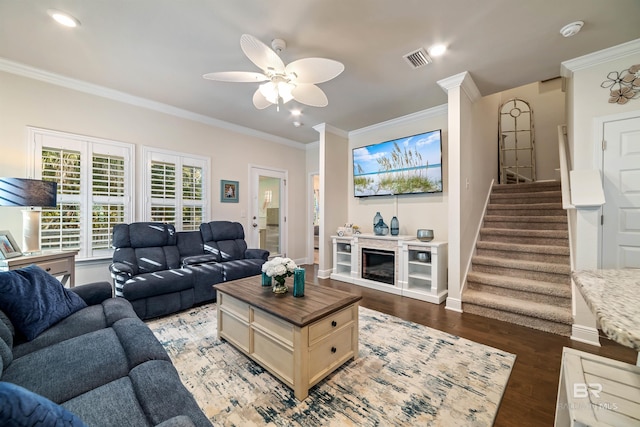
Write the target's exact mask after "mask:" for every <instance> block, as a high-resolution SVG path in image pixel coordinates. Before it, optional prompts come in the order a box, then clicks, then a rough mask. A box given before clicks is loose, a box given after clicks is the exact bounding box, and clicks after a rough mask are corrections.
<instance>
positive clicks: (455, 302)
mask: <svg viewBox="0 0 640 427" xmlns="http://www.w3.org/2000/svg"><path fill="white" fill-rule="evenodd" d="M444 308H446V309H447V310H451V311H457V312H458V313H462V300H461V299H460V298H452V297H447V305H446V306H445V307H444Z"/></svg>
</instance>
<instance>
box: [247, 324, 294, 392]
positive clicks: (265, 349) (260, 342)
mask: <svg viewBox="0 0 640 427" xmlns="http://www.w3.org/2000/svg"><path fill="white" fill-rule="evenodd" d="M251 334H252V335H253V352H252V353H251V357H253V358H254V359H255V360H256V361H257V362H258V363H260V364H261V365H262V366H266V367H268V368H269V369H270V370H271V371H272V372H273V373H274V374H276V375H277V376H278V377H280V378H281V379H282V380H283V381H284V382H286V383H288V384H289V385H292V384H293V370H294V363H293V348H290V347H286V346H284V345H282V343H279V342H278V341H276V340H274V339H273V338H272V337H271V336H269V335H267V334H265V333H263V332H262V331H260V330H257V329H253V328H252V329H251Z"/></svg>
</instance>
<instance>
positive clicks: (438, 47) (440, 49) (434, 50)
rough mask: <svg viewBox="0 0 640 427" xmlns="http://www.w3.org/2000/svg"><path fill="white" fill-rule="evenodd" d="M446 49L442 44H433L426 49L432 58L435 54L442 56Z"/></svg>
mask: <svg viewBox="0 0 640 427" xmlns="http://www.w3.org/2000/svg"><path fill="white" fill-rule="evenodd" d="M446 51H447V46H445V45H443V44H434V45H433V46H431V47H430V48H429V49H427V52H429V55H430V56H431V57H432V58H435V57H437V56H442V55H443V54H444V53H445V52H446Z"/></svg>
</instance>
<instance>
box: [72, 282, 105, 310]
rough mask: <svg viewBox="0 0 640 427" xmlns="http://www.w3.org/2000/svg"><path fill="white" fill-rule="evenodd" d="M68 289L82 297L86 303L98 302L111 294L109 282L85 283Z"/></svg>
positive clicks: (95, 303)
mask: <svg viewBox="0 0 640 427" xmlns="http://www.w3.org/2000/svg"><path fill="white" fill-rule="evenodd" d="M70 290H71V291H72V292H74V293H76V294H77V295H78V296H79V297H80V298H82V299H83V300H84V302H86V303H87V305H97V304H100V303H102V301H104V300H107V299H109V298H111V297H112V296H113V289H112V288H111V283H109V282H94V283H87V284H86V285H80V286H76V287H73V288H70Z"/></svg>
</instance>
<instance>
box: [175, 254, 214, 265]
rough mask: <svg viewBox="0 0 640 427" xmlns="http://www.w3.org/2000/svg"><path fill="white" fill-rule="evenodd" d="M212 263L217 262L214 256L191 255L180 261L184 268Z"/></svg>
mask: <svg viewBox="0 0 640 427" xmlns="http://www.w3.org/2000/svg"><path fill="white" fill-rule="evenodd" d="M212 262H217V259H216V256H215V255H214V254H204V255H192V256H188V257H185V258H184V259H183V260H182V266H183V267H186V266H187V265H200V264H209V263H212Z"/></svg>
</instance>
